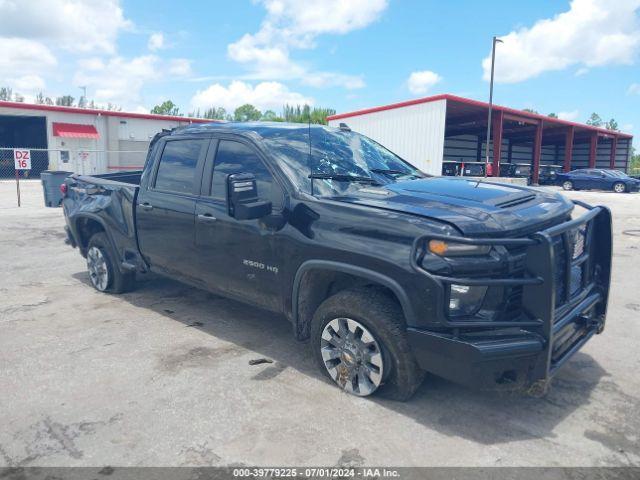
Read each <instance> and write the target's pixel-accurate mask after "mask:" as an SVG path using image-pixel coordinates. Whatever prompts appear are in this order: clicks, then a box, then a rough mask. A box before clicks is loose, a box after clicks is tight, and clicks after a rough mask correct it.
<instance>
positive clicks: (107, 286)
mask: <svg viewBox="0 0 640 480" xmlns="http://www.w3.org/2000/svg"><path fill="white" fill-rule="evenodd" d="M116 258H117V256H116V254H115V252H114V251H113V247H112V246H111V242H109V239H108V238H107V235H106V234H105V233H104V232H98V233H95V234H94V235H93V236H92V237H91V238H90V239H89V244H88V245H87V269H88V271H89V281H90V282H91V285H93V288H95V289H96V290H98V291H99V292H106V293H124V292H128V291H130V290H132V289H133V287H134V284H135V273H134V272H127V273H122V272H121V271H120V269H119V268H118V266H117V264H116V263H115V262H114V259H116Z"/></svg>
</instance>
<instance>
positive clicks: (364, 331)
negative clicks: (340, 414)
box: [311, 288, 424, 400]
mask: <svg viewBox="0 0 640 480" xmlns="http://www.w3.org/2000/svg"><path fill="white" fill-rule="evenodd" d="M311 346H312V348H313V354H314V357H315V358H316V360H317V362H318V365H319V367H320V369H321V370H322V371H323V372H324V373H325V374H326V375H328V376H329V377H330V378H331V379H332V380H333V381H334V382H335V383H336V384H337V385H338V387H340V388H342V389H343V390H345V391H346V392H348V393H351V394H354V395H358V396H368V395H371V394H373V393H375V392H379V393H380V394H382V395H385V396H387V397H389V398H393V399H395V400H407V399H408V398H410V397H411V395H413V393H414V392H415V391H416V389H417V388H418V387H419V386H420V384H421V383H422V379H423V376H424V373H423V372H422V371H421V370H420V368H419V367H418V365H417V363H416V361H415V358H414V356H413V353H412V352H411V349H410V347H409V344H408V342H407V339H406V328H405V325H404V317H403V314H402V309H401V308H400V306H399V305H398V303H397V302H396V301H395V300H394V299H393V298H391V296H390V295H389V294H388V293H386V292H385V291H383V290H379V289H375V288H362V289H354V290H345V291H342V292H339V293H337V294H335V295H333V296H332V297H329V298H328V299H327V300H325V301H324V302H323V303H322V304H321V305H320V307H319V308H318V310H317V311H316V313H315V314H314V317H313V320H312V324H311Z"/></svg>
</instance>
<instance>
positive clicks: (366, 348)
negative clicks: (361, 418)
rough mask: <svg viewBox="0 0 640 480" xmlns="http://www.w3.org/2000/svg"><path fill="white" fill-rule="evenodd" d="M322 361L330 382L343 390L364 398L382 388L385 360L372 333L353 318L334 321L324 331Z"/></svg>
mask: <svg viewBox="0 0 640 480" xmlns="http://www.w3.org/2000/svg"><path fill="white" fill-rule="evenodd" d="M320 349H321V353H322V360H323V361H324V366H325V367H326V369H327V371H328V372H329V375H331V378H333V380H334V381H335V382H336V383H337V384H338V385H339V386H340V387H341V388H342V389H344V390H346V391H347V392H349V393H353V394H354V395H359V396H361V397H364V396H367V395H371V394H372V393H373V392H375V391H376V389H377V388H378V387H379V386H380V383H381V381H382V375H383V372H384V370H383V367H384V364H383V358H382V351H381V350H380V345H379V344H378V342H377V341H376V339H375V338H374V337H373V335H372V334H371V332H369V330H367V328H366V327H365V326H364V325H362V324H361V323H359V322H356V321H355V320H352V319H350V318H334V319H333V320H331V321H330V322H329V323H327V324H326V325H325V327H324V330H323V331H322V337H321V341H320Z"/></svg>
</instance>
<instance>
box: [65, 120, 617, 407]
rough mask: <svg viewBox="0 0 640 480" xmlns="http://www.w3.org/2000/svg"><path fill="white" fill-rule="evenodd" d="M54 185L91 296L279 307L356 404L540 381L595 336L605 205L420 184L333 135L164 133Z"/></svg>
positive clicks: (403, 165) (316, 129)
mask: <svg viewBox="0 0 640 480" xmlns="http://www.w3.org/2000/svg"><path fill="white" fill-rule="evenodd" d="M61 188H62V190H63V191H64V193H65V197H64V201H63V205H64V213H65V218H66V230H67V235H68V240H67V241H68V242H69V243H70V244H71V245H73V246H74V247H76V246H77V247H78V248H79V250H80V253H81V254H82V255H83V256H84V257H86V260H87V266H88V270H89V277H90V280H91V283H92V284H93V286H94V287H95V288H96V289H97V290H99V291H102V292H111V293H120V292H124V291H126V290H129V289H131V288H132V287H133V286H134V282H135V276H136V274H140V273H144V272H147V271H154V272H157V273H159V274H162V275H167V276H169V277H172V278H175V279H178V280H180V281H182V282H185V283H187V284H190V285H193V286H196V287H199V288H203V289H207V290H210V291H213V292H216V293H218V294H221V295H225V296H228V297H231V298H235V299H237V300H240V301H243V302H247V303H249V304H252V305H255V306H257V307H261V308H265V309H269V310H272V311H275V312H280V313H282V314H284V315H285V316H286V317H287V318H288V319H289V320H290V321H291V323H292V325H293V334H294V336H295V338H296V339H298V340H300V341H308V342H309V344H310V348H311V350H312V354H313V355H314V356H315V357H316V359H317V362H318V364H319V366H320V368H321V369H322V371H323V372H324V373H325V374H327V375H328V376H329V377H330V378H331V379H333V381H334V382H335V383H336V384H337V385H338V386H339V387H340V388H342V389H344V390H346V391H348V392H350V393H353V394H356V395H361V396H364V395H369V394H372V393H374V392H376V391H380V392H381V393H383V394H384V393H386V394H387V395H388V396H390V397H393V398H397V399H407V398H409V397H410V396H411V394H412V393H413V392H414V391H415V389H416V388H417V386H419V384H420V382H421V380H422V377H423V372H425V371H429V372H432V373H434V374H437V375H440V376H442V377H445V378H448V379H451V380H454V381H457V382H461V383H464V384H467V385H477V386H500V385H505V384H506V385H517V386H519V387H524V386H530V385H546V383H547V381H548V380H549V379H550V378H551V377H552V376H553V374H554V373H555V372H556V371H557V370H558V369H559V368H560V367H561V366H562V365H563V364H564V363H565V362H566V361H567V360H569V359H570V358H571V357H572V355H573V354H574V353H575V352H576V351H577V350H578V349H580V348H581V347H582V346H583V345H584V344H585V342H587V341H588V340H589V339H590V338H591V337H592V336H593V335H594V334H597V333H600V332H601V331H602V330H603V328H604V322H605V314H606V309H607V298H608V292H609V282H610V266H611V248H612V246H611V216H610V212H609V210H608V209H607V208H605V207H600V206H598V207H591V206H589V205H586V204H582V203H579V202H572V201H570V200H568V199H566V198H564V197H562V196H561V195H558V194H555V193H549V192H544V191H537V190H532V189H529V188H525V187H518V186H512V185H501V184H496V183H490V182H485V181H482V182H478V181H476V180H470V179H463V178H447V177H431V176H427V175H425V174H423V173H421V172H420V171H419V170H417V169H416V168H414V167H413V166H412V165H410V164H409V163H407V162H405V161H404V160H402V159H401V158H399V157H398V156H397V155H395V154H393V153H392V152H390V151H389V150H387V149H385V148H384V147H382V146H381V145H379V144H378V143H376V142H374V141H373V140H371V139H369V138H367V137H365V136H363V135H360V134H358V133H355V132H352V131H351V130H350V129H349V128H348V127H347V126H342V127H341V128H338V129H336V128H329V127H325V126H318V125H313V126H310V125H298V124H283V123H242V124H234V123H227V124H224V123H223V124H220V123H217V124H216V123H213V124H206V125H192V126H187V127H182V128H178V129H175V130H173V131H171V132H163V133H160V134H158V135H157V136H156V137H155V138H154V139H153V141H152V142H151V145H150V147H149V153H148V156H147V160H146V163H145V165H144V170H142V171H140V172H128V173H116V174H107V175H99V176H93V177H89V176H82V175H73V176H71V177H69V178H67V179H66V181H65V184H64V185H63V186H62V187H61ZM576 204H577V206H578V208H576ZM574 210H580V211H581V213H580V214H577V213H576V212H575V211H574ZM238 328H242V326H241V325H238Z"/></svg>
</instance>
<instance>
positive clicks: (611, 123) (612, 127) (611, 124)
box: [605, 118, 618, 132]
mask: <svg viewBox="0 0 640 480" xmlns="http://www.w3.org/2000/svg"><path fill="white" fill-rule="evenodd" d="M605 128H606V129H607V130H615V131H616V132H617V131H618V122H616V119H615V118H612V119H611V120H609V121H608V122H607V123H606V124H605Z"/></svg>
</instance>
